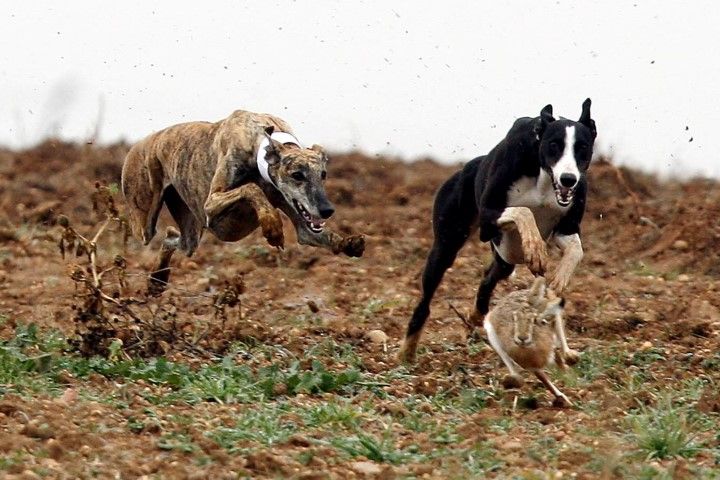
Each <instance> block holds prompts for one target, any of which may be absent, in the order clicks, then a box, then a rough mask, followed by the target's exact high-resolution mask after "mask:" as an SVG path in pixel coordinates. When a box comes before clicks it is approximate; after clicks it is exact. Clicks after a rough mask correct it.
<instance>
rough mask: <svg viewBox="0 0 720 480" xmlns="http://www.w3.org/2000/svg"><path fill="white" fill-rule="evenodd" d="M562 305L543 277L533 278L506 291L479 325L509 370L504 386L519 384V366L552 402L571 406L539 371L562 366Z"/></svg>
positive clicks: (560, 299) (562, 302) (520, 378)
mask: <svg viewBox="0 0 720 480" xmlns="http://www.w3.org/2000/svg"><path fill="white" fill-rule="evenodd" d="M563 305H564V301H563V299H562V298H557V297H555V296H554V295H552V294H550V295H548V291H547V288H546V286H545V279H544V278H543V277H537V278H536V279H535V281H534V282H533V284H532V287H530V288H529V289H525V290H520V291H517V292H512V293H510V294H509V295H507V296H506V297H504V298H502V299H501V300H500V301H498V303H497V305H495V307H494V308H493V309H491V310H490V312H489V313H488V314H487V316H486V317H485V320H484V323H483V325H484V326H485V330H486V331H487V335H488V339H489V340H490V344H491V345H492V347H493V348H494V349H495V351H496V352H497V353H498V354H499V355H500V358H502V361H503V362H504V363H505V365H506V366H507V367H508V369H509V370H510V374H509V375H506V376H505V378H504V379H503V386H504V387H505V388H518V387H520V386H522V384H523V379H522V377H521V376H520V374H519V369H520V368H523V369H525V370H529V371H531V372H532V373H534V374H535V376H537V378H538V379H540V381H541V382H542V383H543V384H544V385H545V386H546V387H547V388H548V389H549V390H550V391H551V392H552V394H553V395H554V396H555V401H554V402H553V405H556V406H569V405H572V402H570V400H568V398H567V397H566V396H565V395H564V394H563V393H562V392H561V391H560V390H558V388H557V387H556V386H555V385H553V383H552V382H551V381H550V379H549V378H548V376H547V374H546V373H545V371H544V370H543V369H544V368H545V367H546V366H548V365H550V364H552V363H557V364H558V365H559V366H560V367H561V368H565V358H564V357H563V356H562V353H561V348H560V346H561V345H560V336H559V335H558V330H559V329H561V328H562V311H563Z"/></svg>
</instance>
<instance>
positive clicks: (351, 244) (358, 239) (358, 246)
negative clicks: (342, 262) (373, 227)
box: [340, 235, 365, 257]
mask: <svg viewBox="0 0 720 480" xmlns="http://www.w3.org/2000/svg"><path fill="white" fill-rule="evenodd" d="M340 249H341V251H342V252H343V253H344V254H345V255H347V256H348V257H362V255H363V253H364V252H365V236H364V235H353V236H352V237H345V238H343V240H342V242H341V243H340Z"/></svg>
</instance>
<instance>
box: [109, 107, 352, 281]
mask: <svg viewBox="0 0 720 480" xmlns="http://www.w3.org/2000/svg"><path fill="white" fill-rule="evenodd" d="M327 161H328V159H327V155H326V154H325V152H324V151H323V149H322V147H320V146H318V145H313V146H312V147H311V148H303V147H301V146H300V142H299V141H298V140H297V139H296V138H295V136H294V135H293V134H292V129H291V128H290V126H289V125H288V124H287V123H285V121H283V120H281V119H280V118H277V117H275V116H272V115H267V114H259V113H251V112H246V111H243V110H237V111H235V112H233V113H232V114H231V115H230V116H229V117H227V118H225V119H223V120H220V121H219V122H216V123H210V122H190V123H182V124H179V125H174V126H172V127H169V128H166V129H164V130H161V131H159V132H157V133H154V134H152V135H150V136H148V137H147V138H145V139H144V140H142V141H140V142H139V143H137V144H136V145H134V146H133V147H132V148H131V149H130V151H129V152H128V154H127V157H125V164H124V165H123V171H122V190H123V195H124V196H125V199H126V202H127V204H128V206H129V210H130V223H131V226H132V230H133V233H134V234H135V236H137V237H138V238H140V239H141V240H142V241H143V242H144V243H145V245H147V244H148V243H149V242H150V240H152V238H153V237H154V236H155V233H156V223H157V218H158V214H159V213H160V209H161V208H162V206H163V204H165V205H166V206H167V208H168V210H169V211H170V214H171V215H172V217H173V219H174V220H175V222H176V223H177V225H178V227H179V228H180V231H179V232H178V231H177V230H176V229H175V228H173V227H168V229H167V234H166V237H165V240H164V241H163V245H162V248H161V251H160V256H159V259H158V265H157V268H156V269H155V271H154V272H153V273H152V274H151V276H150V280H149V282H148V288H149V291H150V292H151V293H153V294H159V293H162V291H163V290H164V289H165V286H166V285H167V281H168V279H169V277H170V259H171V257H172V255H173V253H174V252H175V250H176V249H178V248H179V249H180V250H182V251H183V252H184V253H185V254H186V255H188V256H191V255H192V254H193V252H195V249H196V248H197V246H198V243H199V242H200V238H201V237H202V234H203V231H204V230H205V229H208V230H210V231H211V232H212V233H213V234H214V235H215V236H216V237H218V238H219V239H220V240H223V241H226V242H234V241H237V240H240V239H241V238H244V237H246V236H247V235H248V234H250V233H251V232H252V231H253V230H255V229H256V228H257V227H258V226H259V227H260V228H261V229H262V233H263V235H264V236H265V238H266V239H267V241H268V243H269V244H270V245H272V246H275V247H283V245H284V237H283V229H282V220H281V218H280V214H279V213H278V211H277V210H276V209H277V208H279V209H280V210H282V211H283V212H284V213H285V214H286V215H287V216H288V217H289V218H290V220H291V221H292V223H293V225H294V226H295V230H296V232H297V236H298V241H299V243H301V244H303V245H313V246H318V247H324V248H327V249H329V250H331V251H332V252H333V253H336V254H338V253H341V252H342V253H345V254H346V255H349V256H353V257H359V256H362V254H363V251H364V249H365V239H364V237H363V236H362V235H353V236H350V237H341V236H340V235H338V234H337V233H335V232H332V231H331V230H328V229H325V220H326V219H328V218H330V216H331V215H332V214H333V213H334V211H335V209H334V208H333V205H332V204H331V203H330V201H329V200H328V198H327V196H326V194H325V188H324V186H323V182H324V180H325V177H326V175H327V171H326V166H327Z"/></svg>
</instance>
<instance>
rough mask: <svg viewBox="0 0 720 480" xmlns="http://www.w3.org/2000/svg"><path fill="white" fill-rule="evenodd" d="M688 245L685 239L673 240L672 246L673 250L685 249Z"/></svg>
mask: <svg viewBox="0 0 720 480" xmlns="http://www.w3.org/2000/svg"><path fill="white" fill-rule="evenodd" d="M689 246H690V245H688V242H686V241H685V240H675V243H673V245H672V248H674V249H675V250H687V249H688V247H689Z"/></svg>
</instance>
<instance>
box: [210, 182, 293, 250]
mask: <svg viewBox="0 0 720 480" xmlns="http://www.w3.org/2000/svg"><path fill="white" fill-rule="evenodd" d="M239 202H246V203H248V204H249V205H250V206H251V207H252V208H253V209H254V210H255V213H256V214H257V221H258V223H259V224H260V228H261V229H262V232H263V236H264V237H265V238H266V239H267V241H268V243H269V244H270V245H272V246H273V247H281V248H282V247H283V245H284V242H285V239H284V236H283V228H282V218H280V213H279V212H278V211H277V209H275V207H273V206H272V205H271V204H270V202H269V201H268V199H267V197H266V196H265V193H263V191H262V189H261V188H260V187H259V186H258V185H257V184H255V183H247V184H245V185H243V186H241V187H238V188H234V189H232V190H228V191H227V192H215V193H211V194H210V196H209V197H208V199H207V201H206V202H205V215H206V216H207V227H208V228H210V229H211V230H213V233H215V234H216V235H217V236H218V237H219V238H233V237H237V235H238V232H225V231H223V228H224V225H223V223H222V222H218V223H219V224H218V225H215V224H214V221H215V220H216V219H218V217H219V216H220V214H221V213H222V212H223V211H224V210H226V209H227V208H230V207H232V206H233V205H235V204H237V203H239ZM251 227H252V228H250V229H249V230H250V231H252V230H254V229H255V228H256V226H255V225H251ZM248 233H249V232H248Z"/></svg>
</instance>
